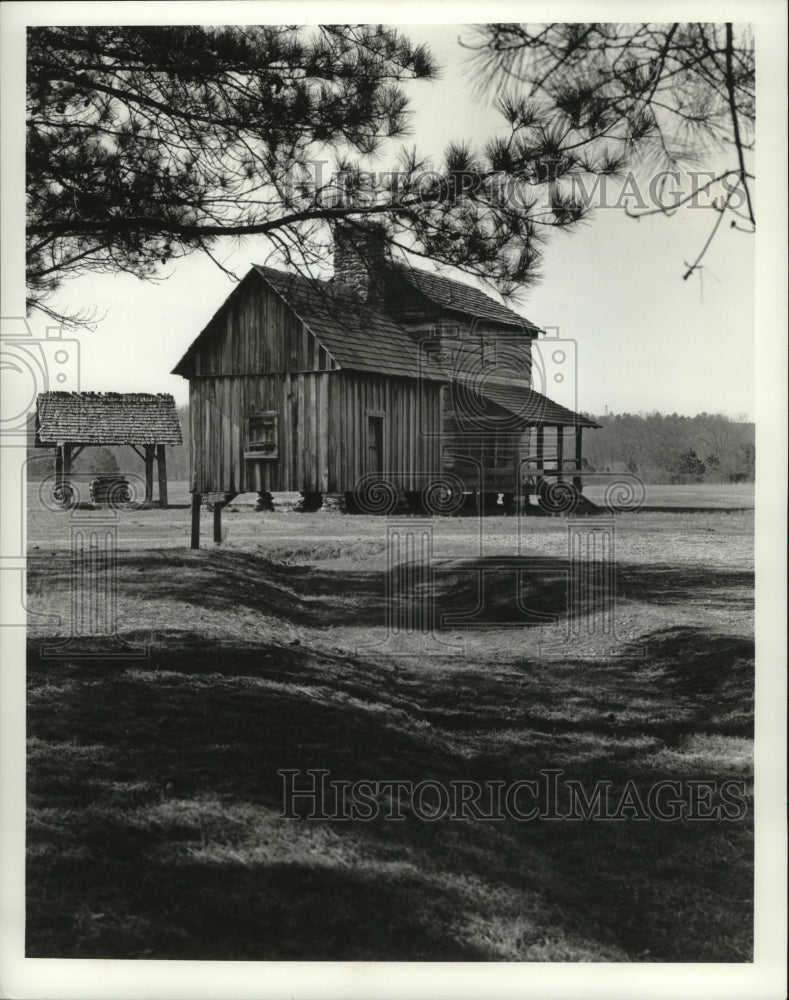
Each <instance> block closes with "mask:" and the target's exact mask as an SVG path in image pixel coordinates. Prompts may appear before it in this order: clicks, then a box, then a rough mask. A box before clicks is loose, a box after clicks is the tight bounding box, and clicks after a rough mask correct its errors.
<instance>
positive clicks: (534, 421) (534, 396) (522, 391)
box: [455, 379, 600, 427]
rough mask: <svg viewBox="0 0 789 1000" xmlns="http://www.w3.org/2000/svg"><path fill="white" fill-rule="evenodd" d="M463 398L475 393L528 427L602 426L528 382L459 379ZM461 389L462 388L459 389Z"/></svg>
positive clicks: (458, 384) (457, 383)
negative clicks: (534, 387)
mask: <svg viewBox="0 0 789 1000" xmlns="http://www.w3.org/2000/svg"><path fill="white" fill-rule="evenodd" d="M455 385H456V386H457V387H459V389H460V398H463V396H465V397H469V396H470V397H471V399H472V400H473V398H474V396H475V395H476V396H479V397H482V399H488V400H490V401H491V402H492V403H494V404H495V405H496V406H498V407H500V408H501V409H503V410H506V411H507V412H508V413H510V414H512V415H513V416H515V417H517V418H518V422H519V423H521V424H522V426H524V427H599V426H600V424H598V423H595V421H594V420H590V419H589V418H588V417H583V416H581V414H580V413H575V412H574V411H573V410H570V409H568V408H567V407H566V406H562V404H561V403H555V402H554V401H553V400H552V399H549V398H548V397H547V396H543V394H542V393H541V392H537V391H536V390H535V389H532V388H530V386H529V385H528V384H527V383H526V382H520V383H518V382H515V381H504V380H499V381H496V380H493V379H485V380H480V381H476V382H475V381H474V380H465V381H464V380H462V379H457V380H455ZM455 391H456V392H457V391H458V389H457V388H456V389H455Z"/></svg>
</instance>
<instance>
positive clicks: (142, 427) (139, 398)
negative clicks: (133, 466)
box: [36, 392, 182, 445]
mask: <svg viewBox="0 0 789 1000" xmlns="http://www.w3.org/2000/svg"><path fill="white" fill-rule="evenodd" d="M36 407H37V421H36V443H37V444H41V445H47V444H58V443H59V442H61V441H63V442H68V443H70V444H181V443H182V442H181V425H180V423H179V422H178V414H177V413H176V410H175V400H174V399H173V397H172V396H171V395H169V394H168V393H156V394H153V393H148V392H123V393H121V392H42V393H40V394H39V396H38V400H37V403H36Z"/></svg>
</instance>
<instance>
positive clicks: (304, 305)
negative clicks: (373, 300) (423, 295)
mask: <svg viewBox="0 0 789 1000" xmlns="http://www.w3.org/2000/svg"><path fill="white" fill-rule="evenodd" d="M255 270H256V271H257V272H258V274H259V275H260V276H261V277H262V278H264V279H265V280H266V282H268V284H269V285H270V286H271V287H272V288H273V289H274V291H275V292H276V293H277V294H278V295H279V296H280V297H281V298H282V299H283V300H284V301H285V302H286V303H287V305H288V306H290V308H291V309H292V310H293V312H294V313H295V314H296V315H297V316H298V317H299V319H300V320H301V321H302V322H303V323H304V324H305V325H306V326H307V327H308V328H309V329H310V330H311V331H312V333H313V334H314V336H315V337H317V339H318V340H319V341H320V343H321V344H322V345H323V346H324V347H325V348H326V350H327V351H328V352H329V354H331V356H332V357H333V358H334V360H335V361H336V362H337V364H338V365H339V366H340V367H341V368H347V369H348V370H349V371H363V372H374V373H376V374H379V375H397V376H400V377H405V378H424V379H429V380H431V381H444V380H445V376H444V375H443V374H441V373H439V372H438V371H437V370H436V368H435V367H434V366H432V365H431V366H429V367H428V366H427V365H426V364H424V363H421V364H420V358H419V345H418V343H417V342H416V340H415V339H414V338H413V337H412V336H411V334H409V333H408V331H407V330H405V329H404V328H403V327H402V326H400V324H399V323H397V322H396V321H395V320H394V319H392V318H391V317H389V316H388V315H387V314H386V313H385V312H383V310H381V309H380V308H376V307H375V306H373V305H369V304H367V303H365V302H361V301H360V300H359V297H358V295H357V294H356V292H355V291H354V290H353V289H352V288H351V287H350V286H348V285H345V284H343V283H342V282H339V281H321V280H320V279H318V278H305V277H303V276H301V275H297V274H292V273H290V272H286V271H278V270H276V269H275V268H272V267H263V266H262V265H260V264H256V265H255Z"/></svg>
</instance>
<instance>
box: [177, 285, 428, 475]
mask: <svg viewBox="0 0 789 1000" xmlns="http://www.w3.org/2000/svg"><path fill="white" fill-rule="evenodd" d="M189 376H190V379H189V383H190V397H189V410H190V424H191V442H192V445H191V446H192V481H193V483H194V484H195V488H196V490H197V491H199V492H203V493H213V492H217V493H219V492H225V493H247V492H260V491H269V492H272V493H275V492H278V491H279V492H290V491H297V490H303V491H305V492H346V491H351V490H353V489H354V488H355V487H356V486H357V484H358V483H359V481H360V480H361V479H362V477H364V476H365V475H366V474H368V473H369V472H370V471H372V470H371V469H370V468H369V440H368V417H369V416H371V415H375V416H379V417H381V418H382V420H383V445H384V449H383V451H384V453H383V467H384V471H385V472H387V471H388V472H390V473H391V474H392V478H393V480H394V484H395V485H396V486H398V487H399V488H401V489H418V488H421V486H422V485H424V480H425V477H426V476H427V475H428V474H430V473H439V472H440V470H441V440H440V437H441V429H442V410H441V391H440V386H439V385H438V384H436V383H430V382H424V381H421V380H419V379H416V378H415V379H406V378H393V377H383V376H377V375H366V374H363V373H354V372H348V371H343V370H340V369H339V368H338V366H337V365H336V363H335V362H334V360H333V359H332V358H331V356H330V355H329V354H328V353H327V352H326V351H325V350H324V348H323V347H322V346H321V345H320V343H319V342H318V341H317V340H316V339H315V338H314V337H313V336H312V334H311V333H310V331H309V330H308V329H307V328H306V327H305V325H304V324H303V323H302V322H301V321H300V320H299V319H298V317H297V316H296V315H295V314H294V313H293V312H292V310H291V309H290V308H289V307H288V306H286V305H285V304H284V303H283V302H282V301H281V300H280V299H279V297H278V296H277V295H276V294H275V293H273V292H272V291H271V290H270V289H268V288H267V287H266V285H265V284H264V283H263V282H261V281H257V280H255V278H254V276H253V277H252V279H247V280H245V281H244V282H242V285H241V286H239V289H237V291H236V294H235V295H233V296H231V298H230V299H229V300H228V301H227V302H226V303H225V305H224V306H223V308H222V309H221V310H220V311H219V312H218V313H217V314H216V316H214V318H213V319H212V321H211V323H210V324H209V326H208V328H207V335H206V336H204V337H203V339H202V342H201V343H200V346H199V349H198V350H197V351H196V352H195V353H194V354H193V355H192V357H191V359H190V362H189ZM272 411H273V412H275V413H276V415H277V435H276V438H277V442H276V443H277V448H278V452H277V456H276V458H260V457H256V458H249V457H247V454H246V453H247V452H248V451H249V444H250V441H249V418H250V416H252V415H254V414H256V413H265V412H272Z"/></svg>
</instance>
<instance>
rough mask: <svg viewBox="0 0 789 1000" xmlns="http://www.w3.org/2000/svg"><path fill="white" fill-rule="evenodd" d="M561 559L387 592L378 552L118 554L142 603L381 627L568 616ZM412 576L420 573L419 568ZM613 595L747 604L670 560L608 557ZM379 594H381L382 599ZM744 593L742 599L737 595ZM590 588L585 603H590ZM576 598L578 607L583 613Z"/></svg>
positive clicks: (62, 562) (504, 561) (745, 585)
mask: <svg viewBox="0 0 789 1000" xmlns="http://www.w3.org/2000/svg"><path fill="white" fill-rule="evenodd" d="M69 560H70V555H69V553H68V552H61V553H56V554H47V556H46V557H45V556H44V555H43V554H41V555H40V554H39V553H37V552H32V553H30V557H29V568H28V576H29V586H30V587H31V588H32V589H35V588H36V587H37V586H38V587H39V588H41V587H42V586H43V585H44V584H46V587H47V589H48V590H50V591H52V590H55V589H57V588H58V587H62V588H68V587H70V585H71V566H70V561H69ZM572 572H574V570H573V567H571V565H570V563H569V562H568V561H567V560H566V559H550V558H531V557H525V556H524V557H496V558H491V559H463V560H444V561H435V562H434V564H433V567H432V578H431V580H429V581H423V582H422V583H421V584H420V586H421V590H419V588H416V589H415V590H414V591H413V592H409V593H404V594H403V595H402V597H397V596H393V595H396V594H397V584H396V580H395V578H396V577H398V576H399V575H401V574H402V569H401V568H398V567H392V568H388V567H387V564H386V555H385V553H381V554H380V565H379V566H378V567H376V568H373V569H367V568H365V569H361V568H360V569H347V568H342V569H338V568H330V567H327V566H325V565H323V564H320V563H319V564H317V565H286V564H283V563H282V562H274V561H272V560H269V559H266V558H264V557H262V556H260V555H258V554H255V553H249V552H237V551H229V550H224V551H221V550H214V551H211V552H195V553H190V552H178V551H176V552H173V551H171V550H168V551H167V552H162V551H159V552H157V551H156V550H153V551H148V552H145V553H136V552H120V553H118V574H119V580H120V582H121V586H122V587H123V593H124V594H125V595H129V596H130V597H142V598H144V599H146V600H165V601H169V600H174V601H179V602H183V603H186V604H191V605H194V606H195V607H196V608H208V609H211V610H212V611H223V610H228V611H237V610H239V609H245V610H248V611H252V612H256V613H258V614H261V615H266V616H272V617H276V618H277V619H279V620H282V621H285V622H288V623H290V624H293V625H304V626H321V625H337V624H340V623H341V624H343V625H352V626H381V625H384V624H385V623H386V621H387V614H390V613H391V610H392V608H393V607H394V608H395V609H396V608H397V607H398V606H400V607H401V611H400V612H397V611H395V613H402V616H403V618H404V619H408V618H409V616H412V615H413V608H414V605H415V604H416V605H418V607H419V608H421V609H427V610H426V612H425V613H427V614H430V615H431V616H432V617H433V621H434V623H435V624H434V627H436V628H439V629H441V628H443V627H447V628H454V627H456V625H457V622H458V621H460V620H463V619H464V618H469V624H473V621H474V619H475V614H476V618H477V619H478V620H484V621H485V622H486V623H489V624H495V625H499V626H501V625H529V624H543V623H545V622H546V621H557V620H559V619H561V618H563V617H565V616H566V615H567V613H568V605H567V595H568V581H569V579H570V576H571V573H572ZM419 576H420V578H421V573H420V574H419ZM616 579H617V583H616V596H617V599H618V600H619V601H620V602H622V601H624V602H627V601H633V602H643V603H647V604H651V605H655V606H658V607H663V606H672V605H683V606H684V605H686V604H688V603H691V602H697V601H699V600H703V601H704V603H705V604H706V605H707V606H710V607H717V608H720V609H724V610H725V609H728V608H737V609H742V608H743V606H744V605H748V606H750V605H752V591H753V583H754V577H753V573H752V572H749V571H745V570H722V569H718V568H710V567H704V566H699V567H688V566H676V565H670V564H655V565H643V564H637V563H627V562H622V561H619V560H618V561H617V563H616ZM387 595H389V596H387ZM744 595H751V596H744ZM598 597H599V593H598V592H596V591H593V592H592V595H591V597H590V598H589V599H588V600H596V599H597V598H598ZM585 602H587V603H588V601H587V598H584V597H583V596H582V600H581V603H580V604H579V606H578V611H579V612H581V613H582V612H583V611H584V610H585Z"/></svg>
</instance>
